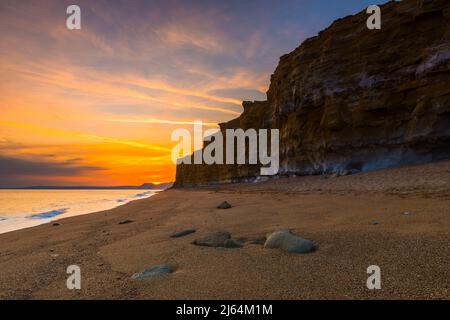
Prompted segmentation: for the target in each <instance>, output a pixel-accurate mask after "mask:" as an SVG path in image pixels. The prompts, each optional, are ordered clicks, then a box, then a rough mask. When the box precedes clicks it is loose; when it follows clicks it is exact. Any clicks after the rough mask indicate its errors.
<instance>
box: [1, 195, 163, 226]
mask: <svg viewBox="0 0 450 320" xmlns="http://www.w3.org/2000/svg"><path fill="white" fill-rule="evenodd" d="M7 191H13V192H21V191H22V192H43V191H44V192H45V191H51V192H58V191H62V192H66V193H67V192H77V191H88V192H92V191H94V192H95V191H96V190H88V189H71V190H68V189H51V190H40V189H1V190H0V193H1V192H7ZM100 191H104V192H108V191H113V192H114V191H118V190H117V189H111V190H100ZM136 191H139V190H138V189H136ZM161 191H162V190H146V191H145V190H141V191H140V193H137V194H134V195H128V197H126V198H123V197H118V198H116V199H114V198H112V199H110V200H107V199H103V200H102V201H98V202H97V203H96V204H94V205H90V206H88V207H86V203H77V205H73V204H70V207H65V206H64V205H63V204H61V205H57V206H55V205H54V204H53V205H52V206H50V207H48V208H47V209H42V210H41V211H38V212H32V210H30V211H28V213H26V214H25V213H24V214H15V215H10V216H0V223H1V225H0V234H4V233H8V232H13V231H17V230H22V229H28V228H33V227H36V226H39V225H43V224H47V223H55V222H57V221H58V220H60V219H65V218H69V217H76V216H80V215H85V214H92V213H95V212H100V211H105V210H111V209H114V208H117V207H119V206H122V205H125V204H127V203H129V202H132V201H136V200H139V199H146V198H149V197H151V196H153V195H155V194H157V193H158V192H161ZM26 195H27V194H24V195H23V196H26ZM69 195H70V194H69ZM117 196H119V195H117ZM67 200H72V199H70V197H69V198H68V199H67ZM105 200H107V201H105ZM83 205H84V206H83ZM68 206H69V205H68Z"/></svg>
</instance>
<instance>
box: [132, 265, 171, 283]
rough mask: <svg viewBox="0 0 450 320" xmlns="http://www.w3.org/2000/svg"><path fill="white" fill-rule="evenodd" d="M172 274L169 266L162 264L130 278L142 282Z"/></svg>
mask: <svg viewBox="0 0 450 320" xmlns="http://www.w3.org/2000/svg"><path fill="white" fill-rule="evenodd" d="M172 272H173V270H172V268H171V267H170V266H168V265H166V264H162V265H157V266H153V267H151V268H149V269H145V270H144V271H141V272H138V273H135V274H133V275H132V276H131V278H132V279H135V280H144V279H149V278H153V277H158V276H162V275H165V274H169V273H172Z"/></svg>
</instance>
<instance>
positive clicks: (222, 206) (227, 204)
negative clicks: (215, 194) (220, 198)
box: [217, 201, 231, 209]
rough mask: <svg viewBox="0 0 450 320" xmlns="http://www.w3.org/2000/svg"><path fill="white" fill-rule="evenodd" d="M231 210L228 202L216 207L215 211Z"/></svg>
mask: <svg viewBox="0 0 450 320" xmlns="http://www.w3.org/2000/svg"><path fill="white" fill-rule="evenodd" d="M230 208H231V204H229V203H228V202H226V201H224V202H222V203H221V204H219V205H218V206H217V209H230Z"/></svg>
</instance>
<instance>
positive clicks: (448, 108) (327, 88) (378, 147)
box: [175, 0, 450, 187]
mask: <svg viewBox="0 0 450 320" xmlns="http://www.w3.org/2000/svg"><path fill="white" fill-rule="evenodd" d="M381 12H382V28H381V30H368V28H367V27H366V19H367V17H368V15H367V14H366V12H365V11H362V12H360V13H358V14H356V15H354V16H349V17H345V18H343V19H339V20H337V21H335V22H334V23H333V24H332V25H331V26H330V27H329V28H327V29H326V30H324V31H322V32H320V33H319V35H318V36H316V37H313V38H310V39H308V40H306V41H304V42H303V44H302V45H301V46H299V47H298V48H297V49H295V50H294V51H293V52H291V53H289V54H287V55H284V56H282V57H281V59H280V62H279V65H278V67H277V68H276V70H275V73H274V74H273V75H272V77H271V84H270V88H269V90H268V92H267V101H255V102H244V103H243V107H244V112H243V114H242V115H241V116H240V117H238V118H236V119H234V120H231V121H229V122H227V123H222V124H220V127H221V130H222V131H224V130H225V129H235V128H242V129H244V130H246V129H249V128H254V129H260V128H266V129H279V130H280V171H279V175H292V174H296V175H311V174H322V173H330V172H331V173H332V172H341V171H349V170H356V171H369V170H374V169H380V168H386V167H392V166H399V165H408V164H420V163H428V162H432V161H438V160H442V159H448V158H450V81H449V79H450V77H449V75H450V27H449V25H450V3H449V2H448V1H446V0H435V1H431V0H429V1H427V0H425V1H416V0H404V1H401V2H395V1H392V2H389V3H387V4H385V5H383V6H381ZM259 169H260V167H259V166H258V165H239V166H238V165H204V164H203V165H187V164H182V165H178V166H177V175H176V183H175V186H178V187H179V186H192V185H199V184H212V183H213V184H214V183H229V182H236V181H246V180H249V181H251V180H252V179H254V178H255V177H257V176H258V175H259Z"/></svg>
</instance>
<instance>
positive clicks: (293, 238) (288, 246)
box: [264, 229, 315, 253]
mask: <svg viewBox="0 0 450 320" xmlns="http://www.w3.org/2000/svg"><path fill="white" fill-rule="evenodd" d="M264 248H268V249H275V248H276V249H281V250H283V251H286V252H289V253H308V252H312V251H314V250H315V245H314V243H313V242H312V241H310V240H306V239H303V238H300V237H299V236H297V235H295V234H293V233H292V232H291V231H290V230H287V229H285V230H280V231H275V232H273V233H272V234H270V235H269V236H268V237H267V240H266V243H265V244H264Z"/></svg>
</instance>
